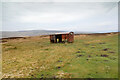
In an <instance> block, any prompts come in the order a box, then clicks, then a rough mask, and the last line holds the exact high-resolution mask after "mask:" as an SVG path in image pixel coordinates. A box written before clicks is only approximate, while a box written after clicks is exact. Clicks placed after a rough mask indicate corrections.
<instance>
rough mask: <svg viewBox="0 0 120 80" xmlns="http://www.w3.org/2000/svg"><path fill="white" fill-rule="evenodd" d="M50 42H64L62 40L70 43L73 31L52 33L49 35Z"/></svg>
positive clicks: (72, 40) (72, 38)
mask: <svg viewBox="0 0 120 80" xmlns="http://www.w3.org/2000/svg"><path fill="white" fill-rule="evenodd" d="M50 42H51V43H64V42H69V43H72V42H74V32H69V33H56V34H52V35H50Z"/></svg>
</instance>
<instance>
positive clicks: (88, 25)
mask: <svg viewBox="0 0 120 80" xmlns="http://www.w3.org/2000/svg"><path fill="white" fill-rule="evenodd" d="M2 30H3V31H21V30H66V31H82V32H85V31H87V32H111V31H118V3H117V2H71V3H69V2H52V3H51V2H50V3H49V2H48V3H42V2H21V3H20V2H5V3H3V4H2Z"/></svg>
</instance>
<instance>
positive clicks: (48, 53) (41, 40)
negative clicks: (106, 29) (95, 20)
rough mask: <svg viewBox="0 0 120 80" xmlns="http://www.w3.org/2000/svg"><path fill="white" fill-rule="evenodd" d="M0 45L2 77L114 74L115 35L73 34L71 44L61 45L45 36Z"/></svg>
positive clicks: (64, 76)
mask: <svg viewBox="0 0 120 80" xmlns="http://www.w3.org/2000/svg"><path fill="white" fill-rule="evenodd" d="M2 47H3V50H2V51H3V55H2V58H3V60H2V66H3V68H2V70H3V77H4V78H8V77H11V78H22V77H24V78H31V77H36V78H45V77H47V78H117V77H118V75H117V74H118V35H117V34H111V35H102V36H92V35H87V36H80V35H76V36H75V41H74V43H65V44H63V43H56V44H51V43H50V42H49V37H48V36H47V37H29V38H26V39H16V40H8V41H7V43H4V44H2ZM104 49H107V50H104ZM101 55H102V56H101ZM105 55H108V56H105Z"/></svg>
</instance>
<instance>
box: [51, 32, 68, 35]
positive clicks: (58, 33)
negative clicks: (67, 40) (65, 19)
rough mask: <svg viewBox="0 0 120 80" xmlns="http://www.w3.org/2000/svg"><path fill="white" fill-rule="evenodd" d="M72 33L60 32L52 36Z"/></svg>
mask: <svg viewBox="0 0 120 80" xmlns="http://www.w3.org/2000/svg"><path fill="white" fill-rule="evenodd" d="M69 33H70V32H60V33H54V34H51V35H57V34H69Z"/></svg>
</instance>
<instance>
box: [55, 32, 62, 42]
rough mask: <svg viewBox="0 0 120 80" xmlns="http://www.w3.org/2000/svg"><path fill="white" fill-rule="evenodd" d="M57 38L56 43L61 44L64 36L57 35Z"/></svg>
mask: <svg viewBox="0 0 120 80" xmlns="http://www.w3.org/2000/svg"><path fill="white" fill-rule="evenodd" d="M55 37H56V42H57V43H61V42H62V35H61V34H59V35H56V36H55Z"/></svg>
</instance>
